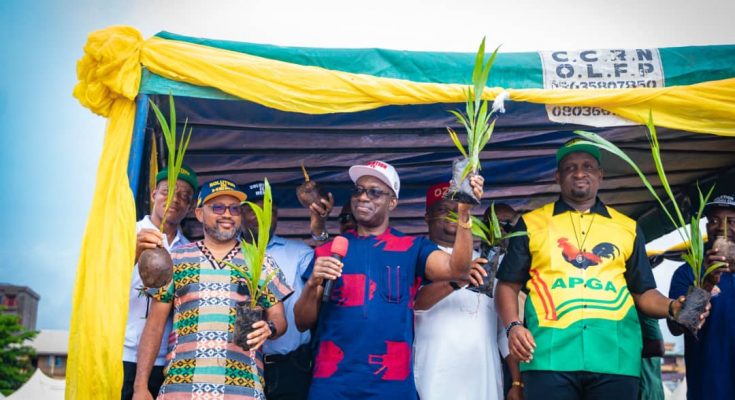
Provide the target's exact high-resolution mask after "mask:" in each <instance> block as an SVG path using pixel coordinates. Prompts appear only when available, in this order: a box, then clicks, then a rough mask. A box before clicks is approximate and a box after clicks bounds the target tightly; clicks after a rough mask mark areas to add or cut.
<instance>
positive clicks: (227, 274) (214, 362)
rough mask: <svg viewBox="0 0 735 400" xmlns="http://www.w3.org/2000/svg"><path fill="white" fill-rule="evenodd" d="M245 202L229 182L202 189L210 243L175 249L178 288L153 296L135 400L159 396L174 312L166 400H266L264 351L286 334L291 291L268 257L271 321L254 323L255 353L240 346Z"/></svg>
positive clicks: (200, 204) (263, 298) (200, 209)
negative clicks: (156, 372)
mask: <svg viewBox="0 0 735 400" xmlns="http://www.w3.org/2000/svg"><path fill="white" fill-rule="evenodd" d="M245 199H246V195H245V193H243V192H242V191H240V190H239V189H238V188H237V185H235V183H233V182H231V181H229V180H227V179H216V180H214V181H211V182H208V183H205V184H204V185H202V189H201V191H200V192H199V198H198V201H197V208H196V209H195V210H194V213H195V215H196V218H197V220H198V221H199V222H201V223H202V226H203V228H204V239H203V240H200V241H198V242H195V243H190V244H188V245H186V246H182V247H179V248H177V249H175V250H174V251H172V253H171V258H172V260H173V263H174V271H173V272H174V276H173V280H172V282H171V283H169V284H168V285H166V286H164V287H162V288H160V289H151V290H149V294H150V295H151V296H152V298H153V299H154V301H153V304H152V305H151V311H150V315H149V317H148V321H146V325H145V329H144V330H143V335H142V337H141V341H140V346H139V348H138V370H137V376H136V379H135V395H134V398H135V399H151V398H152V396H151V393H150V392H149V390H148V386H147V381H148V375H149V373H150V370H151V366H152V365H153V360H154V359H155V355H156V354H158V350H159V344H160V342H161V336H162V334H163V327H164V324H165V321H166V318H167V317H168V315H169V313H170V312H171V309H172V308H173V310H174V316H173V319H174V337H175V342H174V343H173V346H172V349H171V351H170V353H169V358H170V360H169V363H168V365H167V367H166V377H165V380H164V382H163V386H162V387H161V391H160V394H159V396H158V398H159V399H163V400H165V399H181V398H199V397H203V398H218V399H228V398H229V399H242V398H258V399H260V398H264V397H265V394H264V390H263V387H264V382H263V363H262V353H261V351H260V347H261V345H262V344H263V343H264V342H265V341H266V339H269V338H270V339H275V338H277V337H279V336H281V335H283V334H284V333H285V332H286V328H287V325H286V318H285V317H284V311H283V304H282V301H283V300H285V299H286V298H287V297H288V296H289V295H290V294H291V292H292V290H291V288H290V287H289V286H288V284H287V283H286V280H285V278H284V276H283V274H282V273H281V271H280V270H279V269H278V267H277V266H276V265H275V262H274V261H273V259H272V258H270V257H269V256H266V259H265V261H264V265H263V269H262V272H261V275H260V279H261V280H264V279H265V278H266V277H268V276H272V277H273V279H272V280H271V281H270V282H269V283H268V285H267V286H266V287H265V288H263V292H262V293H261V294H260V296H259V297H258V299H257V304H258V305H259V306H261V307H262V308H263V309H264V310H265V312H264V317H265V320H264V321H258V322H256V323H254V324H253V326H252V327H253V329H254V330H253V332H251V333H250V334H248V336H247V338H248V341H247V342H248V345H249V346H250V348H251V349H250V350H247V351H246V350H243V349H242V348H241V347H240V346H238V345H236V344H234V343H233V338H232V335H233V331H234V323H235V315H236V311H235V309H236V306H237V305H238V303H241V302H248V301H249V300H250V294H249V293H248V292H247V289H246V287H245V286H244V285H242V284H241V283H240V282H241V280H242V279H243V277H242V276H241V274H240V272H238V271H237V270H235V269H233V268H231V267H230V263H231V264H236V265H239V266H240V267H241V268H244V269H245V270H246V271H247V269H248V266H247V265H246V264H245V261H244V259H243V254H242V251H241V249H240V243H239V240H238V238H239V235H240V225H241V218H242V215H241V214H242V208H241V206H240V203H241V202H242V201H243V200H245Z"/></svg>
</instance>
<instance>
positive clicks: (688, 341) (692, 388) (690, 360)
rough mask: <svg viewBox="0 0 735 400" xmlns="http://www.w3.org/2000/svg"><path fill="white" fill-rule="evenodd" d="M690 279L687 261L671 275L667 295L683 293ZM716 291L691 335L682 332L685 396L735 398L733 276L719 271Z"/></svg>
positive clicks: (718, 399) (691, 399) (715, 399)
mask: <svg viewBox="0 0 735 400" xmlns="http://www.w3.org/2000/svg"><path fill="white" fill-rule="evenodd" d="M693 281H694V274H693V273H692V270H691V269H690V268H689V266H688V265H686V264H685V265H682V266H681V267H679V268H678V269H677V270H676V272H674V276H673V277H672V278H671V288H670V289H669V297H671V298H678V297H679V296H685V295H686V294H687V289H688V288H689V286H690V285H691V284H692V282H693ZM717 286H718V287H719V288H720V293H719V294H717V295H716V296H714V297H712V299H711V300H710V303H711V304H712V309H711V310H710V314H709V317H707V320H706V321H705V322H704V325H703V326H702V329H700V330H699V333H698V334H697V335H698V337H699V339H695V338H694V337H692V336H691V335H689V334H685V336H684V360H685V362H686V376H687V399H689V400H699V399H707V400H732V399H735V379H733V374H735V369H733V368H735V318H733V317H732V315H733V313H734V312H735V276H734V275H733V274H732V273H726V272H723V273H722V275H721V276H720V283H718V284H717Z"/></svg>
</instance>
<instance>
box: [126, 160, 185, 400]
mask: <svg viewBox="0 0 735 400" xmlns="http://www.w3.org/2000/svg"><path fill="white" fill-rule="evenodd" d="M198 187H199V185H198V183H197V176H196V173H194V171H193V170H192V169H191V168H189V167H187V166H183V167H182V168H181V170H180V171H179V178H178V179H177V180H176V191H175V192H174V196H173V199H172V200H171V204H170V206H169V208H168V211H167V212H166V224H165V225H164V226H163V232H161V231H160V230H159V228H160V227H161V221H162V220H163V216H164V209H165V207H166V196H167V195H168V169H166V168H164V169H163V170H161V171H160V172H159V173H158V174H157V175H156V187H155V189H153V192H151V204H152V207H151V213H150V215H146V216H145V217H143V219H141V220H140V221H138V223H137V224H136V230H137V232H138V235H137V237H136V246H135V263H136V264H135V266H134V267H133V279H132V281H131V282H130V300H129V305H128V320H127V322H126V324H125V345H124V347H123V388H122V396H121V398H122V400H126V399H131V398H132V397H133V382H135V369H136V367H137V358H138V343H139V341H140V335H141V333H142V332H143V327H144V326H145V321H146V319H147V317H148V311H149V307H150V300H149V297H148V296H144V295H142V294H141V293H140V291H141V289H142V287H143V282H142V280H141V278H140V274H139V273H138V264H137V263H138V257H140V253H142V252H143V250H146V249H153V248H156V247H163V248H164V249H166V250H168V251H169V252H171V250H172V249H174V248H176V247H179V246H183V245H185V244H188V243H189V240H187V239H186V237H184V234H183V233H182V232H181V227H180V224H181V221H182V220H183V219H184V218H185V217H186V214H188V213H189V211H190V210H191V209H192V208H193V205H194V196H195V195H196V193H197V189H198ZM170 332H171V317H170V316H169V318H168V320H167V322H166V327H165V334H164V335H163V340H162V342H161V349H160V351H159V353H158V356H157V357H156V361H155V366H154V368H153V371H152V372H151V377H150V379H149V381H148V388H149V390H150V391H151V393H153V396H156V395H158V390H159V388H160V387H161V384H162V383H163V366H164V364H165V362H166V351H167V348H168V336H169V333H170Z"/></svg>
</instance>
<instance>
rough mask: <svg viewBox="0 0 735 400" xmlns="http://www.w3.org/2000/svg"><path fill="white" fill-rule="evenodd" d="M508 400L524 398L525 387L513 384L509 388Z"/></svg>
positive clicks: (521, 399)
mask: <svg viewBox="0 0 735 400" xmlns="http://www.w3.org/2000/svg"><path fill="white" fill-rule="evenodd" d="M505 399H506V400H523V388H522V387H520V386H512V387H511V388H510V390H508V396H507V397H506V398H505Z"/></svg>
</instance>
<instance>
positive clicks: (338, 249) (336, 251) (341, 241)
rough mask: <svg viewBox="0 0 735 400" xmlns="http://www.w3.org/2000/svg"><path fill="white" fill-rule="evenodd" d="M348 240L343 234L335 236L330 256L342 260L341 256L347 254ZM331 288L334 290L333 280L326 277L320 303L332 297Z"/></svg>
mask: <svg viewBox="0 0 735 400" xmlns="http://www.w3.org/2000/svg"><path fill="white" fill-rule="evenodd" d="M349 244H350V242H348V241H347V239H346V238H345V237H344V236H337V237H336V238H334V240H333V241H332V250H331V251H332V257H334V258H336V259H337V260H339V261H342V258H344V256H345V255H347V247H348V246H349ZM332 290H334V280H332V279H327V280H325V281H324V292H323V293H322V303H326V302H328V301H329V298H330V297H332Z"/></svg>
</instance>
